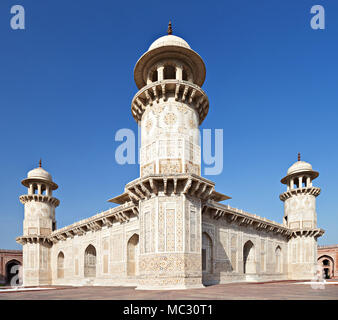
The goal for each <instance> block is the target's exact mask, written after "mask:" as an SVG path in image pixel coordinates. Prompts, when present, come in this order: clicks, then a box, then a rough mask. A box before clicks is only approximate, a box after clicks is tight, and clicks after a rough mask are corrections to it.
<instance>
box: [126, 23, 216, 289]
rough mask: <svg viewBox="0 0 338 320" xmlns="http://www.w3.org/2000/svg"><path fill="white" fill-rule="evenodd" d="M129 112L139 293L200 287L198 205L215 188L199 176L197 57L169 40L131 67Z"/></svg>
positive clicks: (203, 108) (203, 104)
mask: <svg viewBox="0 0 338 320" xmlns="http://www.w3.org/2000/svg"><path fill="white" fill-rule="evenodd" d="M134 79H135V82H136V85H137V87H138V89H139V91H138V92H137V93H136V95H135V97H134V98H133V100H132V104H131V111H132V114H133V117H134V119H135V120H136V122H137V123H138V125H139V126H140V128H141V155H140V178H139V179H137V180H134V181H132V182H130V183H129V184H127V185H126V188H125V192H126V193H127V194H128V196H129V198H130V199H133V201H135V202H137V203H138V205H139V222H140V245H139V269H138V270H139V275H138V289H169V288H172V289H183V288H196V287H201V286H202V264H201V261H202V254H201V251H202V248H201V234H202V222H201V221H202V217H201V215H202V203H203V201H204V200H206V199H208V198H210V196H211V195H212V194H213V191H214V183H213V182H211V181H209V180H206V179H204V178H202V177H201V176H200V173H201V147H200V141H199V130H198V128H199V125H200V124H201V123H202V122H203V120H204V118H205V117H206V115H207V113H208V109H209V100H208V97H207V95H206V94H205V92H204V91H203V90H202V89H201V86H202V85H203V82H204V79H205V65H204V62H203V60H202V58H201V57H200V56H199V55H198V54H197V53H196V52H195V51H193V50H192V49H191V48H190V46H189V45H188V43H187V42H186V41H185V40H183V39H182V38H180V37H177V36H174V35H172V29H171V23H169V27H168V35H166V36H163V37H160V38H159V39H157V40H156V41H155V42H153V44H152V45H151V46H150V47H149V49H148V51H147V52H146V53H144V54H143V55H142V56H141V58H140V59H139V60H138V62H137V63H136V66H135V69H134Z"/></svg>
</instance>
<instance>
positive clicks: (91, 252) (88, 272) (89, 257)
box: [84, 244, 96, 278]
mask: <svg viewBox="0 0 338 320" xmlns="http://www.w3.org/2000/svg"><path fill="white" fill-rule="evenodd" d="M84 276H85V277H86V278H91V277H95V276H96V249H95V248H94V246H92V245H91V244H90V245H89V246H88V247H87V249H86V250H85V254H84Z"/></svg>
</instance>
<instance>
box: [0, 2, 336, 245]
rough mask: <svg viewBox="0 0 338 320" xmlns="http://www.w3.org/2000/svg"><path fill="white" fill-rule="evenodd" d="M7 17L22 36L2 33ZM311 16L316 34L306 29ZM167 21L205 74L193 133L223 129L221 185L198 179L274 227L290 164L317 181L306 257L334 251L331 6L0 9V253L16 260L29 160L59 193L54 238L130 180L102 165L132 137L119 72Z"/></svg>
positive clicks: (125, 84) (127, 83)
mask: <svg viewBox="0 0 338 320" xmlns="http://www.w3.org/2000/svg"><path fill="white" fill-rule="evenodd" d="M14 4H22V5H24V7H25V10H26V30H22V31H20V30H18V31H13V30H11V28H10V23H9V21H10V18H11V14H10V7H11V6H12V5H14ZM315 4H323V5H324V8H325V13H326V29H325V30H313V29H311V27H310V19H311V17H312V15H311V14H310V8H311V6H312V5H315ZM169 19H172V22H173V29H174V34H175V35H178V36H181V37H183V38H184V39H185V40H186V41H187V42H188V43H189V44H190V46H191V47H192V48H193V49H194V50H196V51H197V52H198V53H199V54H200V55H201V56H202V58H203V59H204V61H205V64H206V68H207V77H206V81H205V84H204V86H203V89H204V90H205V91H206V93H207V94H208V96H209V100H210V111H209V114H208V116H207V118H206V120H205V122H204V123H203V127H204V128H211V129H215V128H223V129H224V170H223V173H222V174H221V175H219V176H207V178H209V179H211V180H213V181H215V182H216V188H217V190H218V191H220V192H223V193H225V194H228V195H230V196H231V197H232V199H231V200H230V201H229V202H228V203H229V204H230V205H232V206H234V207H238V208H242V209H244V210H247V211H249V212H252V213H256V214H258V215H260V216H263V217H266V218H269V219H272V220H275V221H278V222H282V216H283V203H282V202H281V201H280V200H279V194H280V193H281V192H283V191H284V190H285V186H283V185H282V184H281V183H280V179H281V178H282V177H283V176H284V175H285V174H286V170H287V169H288V167H289V166H290V165H291V164H292V163H293V162H295V161H296V160H297V153H298V152H301V153H302V159H303V160H305V161H308V162H310V163H311V164H312V165H313V168H314V169H315V170H318V171H319V172H320V176H319V178H318V179H317V180H315V185H316V186H319V187H321V188H322V194H321V195H320V196H319V197H318V198H317V213H318V225H319V226H320V227H321V228H323V229H325V230H326V233H325V235H324V236H323V237H322V238H320V240H319V243H320V244H334V243H338V232H337V230H338V206H337V202H336V199H337V191H338V190H337V181H338V170H337V165H338V148H337V140H338V129H337V118H338V111H337V109H338V108H337V101H338V90H337V79H338V78H337V75H338V62H337V56H338V55H337V53H338V2H337V1H333V0H327V1H314V0H312V1H307V0H302V1H294V0H292V1H291V0H284V1H277V0H259V1H258V0H246V1H244V0H231V1H173V0H172V1H154V2H147V1H111V0H100V1H83V0H81V1H80V0H76V1H75V0H72V1H69V0H67V1H66V0H24V1H23V0H18V1H14V0H13V1H10V0H1V2H0V41H1V42H0V48H1V51H0V58H1V59H0V108H1V122H0V123H1V125H0V137H1V138H0V148H1V149H0V150H1V157H0V178H1V184H0V195H1V196H0V200H1V201H0V248H8V249H15V248H20V247H21V246H19V245H17V244H16V243H15V237H17V236H19V235H21V234H22V220H23V205H22V204H21V203H20V202H19V196H20V195H21V194H24V193H26V189H25V188H24V187H23V186H22V185H21V183H20V182H21V180H22V179H23V178H25V177H26V174H27V172H28V171H29V170H31V169H33V168H34V167H36V166H37V165H38V161H39V159H40V157H41V158H42V159H43V167H44V168H45V169H46V170H48V171H49V172H50V173H51V174H52V176H53V178H54V180H55V182H56V183H58V184H59V190H57V192H56V193H55V196H56V197H57V198H59V199H60V200H61V204H60V206H59V207H58V208H57V210H56V219H57V223H58V227H63V226H66V225H68V224H71V223H73V222H76V221H78V220H79V219H83V218H86V217H89V216H92V215H94V214H96V213H97V212H99V211H102V210H106V209H108V208H109V207H110V204H109V203H107V202H106V200H107V199H109V198H110V197H113V196H116V195H119V194H121V193H122V192H123V188H124V185H125V184H126V183H127V182H129V181H131V180H133V179H135V178H137V177H138V173H139V171H138V165H126V166H120V165H117V164H116V162H115V157H114V153H115V149H116V147H117V146H118V145H119V143H117V142H115V141H114V136H115V133H116V131H117V130H118V129H120V128H131V129H133V130H136V128H137V126H136V123H135V121H134V119H133V118H132V116H131V111H130V102H131V99H132V97H133V96H134V94H135V93H136V92H137V88H136V85H135V83H134V81H133V68H134V65H135V63H136V61H137V59H138V58H139V57H140V56H141V55H142V54H143V52H145V51H146V50H147V49H148V47H149V45H150V44H151V43H152V41H154V40H155V39H156V38H158V37H159V36H162V35H164V34H165V33H166V29H167V23H168V20H169Z"/></svg>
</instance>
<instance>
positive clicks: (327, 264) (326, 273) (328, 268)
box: [318, 255, 334, 279]
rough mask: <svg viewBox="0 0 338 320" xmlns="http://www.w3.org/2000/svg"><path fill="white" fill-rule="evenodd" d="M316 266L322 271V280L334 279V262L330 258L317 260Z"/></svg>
mask: <svg viewBox="0 0 338 320" xmlns="http://www.w3.org/2000/svg"><path fill="white" fill-rule="evenodd" d="M318 264H319V266H320V267H321V268H322V270H323V277H324V279H331V278H333V277H334V260H333V259H332V257H330V256H327V255H324V256H321V257H319V258H318Z"/></svg>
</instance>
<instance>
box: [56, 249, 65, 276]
mask: <svg viewBox="0 0 338 320" xmlns="http://www.w3.org/2000/svg"><path fill="white" fill-rule="evenodd" d="M64 267H65V255H64V254H63V252H62V251H60V253H59V254H58V258H57V276H58V279H63V278H64Z"/></svg>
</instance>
